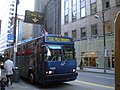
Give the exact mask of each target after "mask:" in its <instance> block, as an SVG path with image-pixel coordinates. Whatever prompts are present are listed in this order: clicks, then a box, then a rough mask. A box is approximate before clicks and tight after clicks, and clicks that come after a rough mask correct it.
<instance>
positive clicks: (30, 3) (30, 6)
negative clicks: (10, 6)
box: [0, 0, 35, 19]
mask: <svg viewBox="0 0 120 90" xmlns="http://www.w3.org/2000/svg"><path fill="white" fill-rule="evenodd" d="M2 1H4V0H0V19H1V11H2V5H5V3H1V2H2ZM19 1H20V3H19V4H18V15H25V10H30V11H34V1H35V0H19Z"/></svg>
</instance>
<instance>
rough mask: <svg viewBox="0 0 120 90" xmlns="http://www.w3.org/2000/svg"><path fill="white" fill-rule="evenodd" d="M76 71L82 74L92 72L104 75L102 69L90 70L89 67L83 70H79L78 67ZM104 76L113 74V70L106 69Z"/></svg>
mask: <svg viewBox="0 0 120 90" xmlns="http://www.w3.org/2000/svg"><path fill="white" fill-rule="evenodd" d="M77 71H83V72H93V73H104V69H103V68H91V67H84V69H83V70H80V68H79V67H77ZM106 74H113V75H114V74H115V71H114V69H106Z"/></svg>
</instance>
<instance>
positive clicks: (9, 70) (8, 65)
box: [4, 58, 15, 86]
mask: <svg viewBox="0 0 120 90" xmlns="http://www.w3.org/2000/svg"><path fill="white" fill-rule="evenodd" d="M4 69H5V74H6V78H7V81H6V84H7V86H9V80H10V84H11V85H12V83H13V74H14V70H15V67H14V63H13V61H12V60H10V59H9V58H6V61H5V64H4Z"/></svg>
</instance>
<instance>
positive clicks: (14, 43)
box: [13, 0, 19, 65]
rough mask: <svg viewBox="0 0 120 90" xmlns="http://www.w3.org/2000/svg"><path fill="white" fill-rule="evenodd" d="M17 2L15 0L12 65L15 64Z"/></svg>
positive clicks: (17, 0)
mask: <svg viewBox="0 0 120 90" xmlns="http://www.w3.org/2000/svg"><path fill="white" fill-rule="evenodd" d="M18 4H19V0H16V8H15V19H14V32H13V33H14V40H13V61H14V65H16V52H17V47H16V46H17V42H16V24H17V23H16V22H17V6H18Z"/></svg>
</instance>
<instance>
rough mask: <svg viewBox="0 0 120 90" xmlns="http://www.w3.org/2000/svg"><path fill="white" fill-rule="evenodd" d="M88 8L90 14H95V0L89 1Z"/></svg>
mask: <svg viewBox="0 0 120 90" xmlns="http://www.w3.org/2000/svg"><path fill="white" fill-rule="evenodd" d="M90 7H91V14H95V13H96V12H97V2H96V0H91V3H90Z"/></svg>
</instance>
